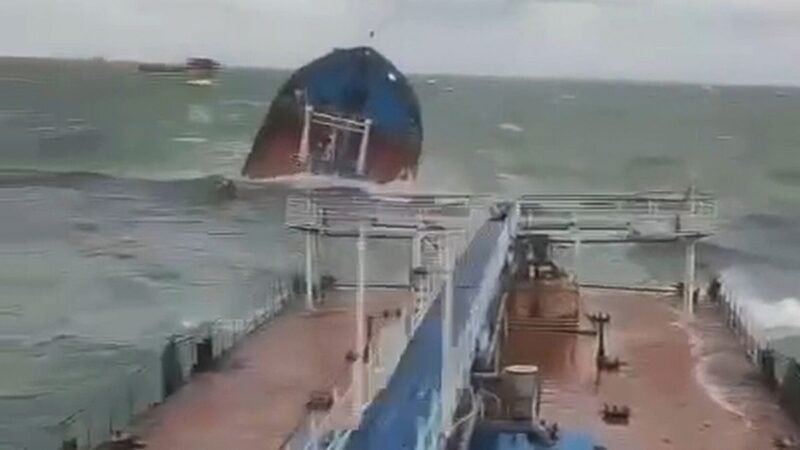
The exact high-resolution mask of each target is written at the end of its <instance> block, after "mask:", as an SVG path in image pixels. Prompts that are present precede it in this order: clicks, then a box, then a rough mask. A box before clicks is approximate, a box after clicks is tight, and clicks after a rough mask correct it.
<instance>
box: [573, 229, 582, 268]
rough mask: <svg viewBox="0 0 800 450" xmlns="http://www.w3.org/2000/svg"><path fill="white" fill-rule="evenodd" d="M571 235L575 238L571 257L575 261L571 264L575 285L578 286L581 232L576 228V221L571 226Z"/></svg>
mask: <svg viewBox="0 0 800 450" xmlns="http://www.w3.org/2000/svg"><path fill="white" fill-rule="evenodd" d="M572 233H573V236H574V238H575V248H574V249H573V251H574V253H573V256H574V258H575V261H573V264H574V265H575V284H580V273H581V230H580V229H579V228H578V223H577V221H576V222H575V223H574V224H573V225H572Z"/></svg>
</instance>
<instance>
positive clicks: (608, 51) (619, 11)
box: [0, 0, 800, 85]
mask: <svg viewBox="0 0 800 450" xmlns="http://www.w3.org/2000/svg"><path fill="white" fill-rule="evenodd" d="M373 28H374V29H376V30H377V35H376V38H375V39H374V40H373V41H372V45H374V46H376V47H377V48H378V49H379V50H381V51H382V52H383V53H385V54H386V55H387V56H388V57H389V58H390V59H392V60H394V61H395V62H396V63H397V64H398V65H399V66H400V68H401V69H403V70H405V71H409V72H456V73H474V74H495V75H523V76H526V75H529V76H570V77H590V78H628V79H646V80H652V79H657V80H681V81H701V82H726V83H778V84H793V85H798V84H800V0H0V54H4V55H20V56H21V55H37V56H63V57H91V56H96V55H102V56H106V57H109V58H123V59H146V60H182V59H183V58H184V57H186V56H190V55H200V54H202V55H208V56H212V57H215V58H217V59H220V60H221V61H223V62H224V63H227V64H235V65H253V66H277V67H295V66H297V65H299V64H302V63H303V62H306V61H307V60H309V59H310V58H312V57H314V56H317V55H319V54H321V53H324V52H326V51H327V50H329V49H330V48H332V47H334V46H348V45H354V44H364V43H367V42H368V41H367V39H366V36H367V33H368V31H367V30H369V29H373Z"/></svg>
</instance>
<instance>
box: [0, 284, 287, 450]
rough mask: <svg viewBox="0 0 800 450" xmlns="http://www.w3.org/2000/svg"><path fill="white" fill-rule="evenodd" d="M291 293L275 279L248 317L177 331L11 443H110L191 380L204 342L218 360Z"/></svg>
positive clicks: (56, 445)
mask: <svg viewBox="0 0 800 450" xmlns="http://www.w3.org/2000/svg"><path fill="white" fill-rule="evenodd" d="M292 295H293V292H292V288H291V283H289V282H288V281H284V280H282V279H276V280H274V283H272V284H271V285H270V287H269V288H268V289H267V292H266V293H265V299H264V305H263V307H260V308H257V309H255V310H254V311H253V314H252V316H250V317H249V318H247V319H218V320H214V321H211V322H206V323H203V324H200V325H198V326H196V327H194V328H192V329H189V330H186V332H184V333H182V334H179V335H173V336H172V337H170V338H169V339H168V340H167V342H166V343H165V347H164V348H163V349H162V354H157V353H155V352H150V353H149V355H150V357H149V359H147V360H145V361H141V362H140V363H139V364H138V367H136V368H134V369H132V370H131V371H129V372H128V373H126V374H124V375H123V376H122V378H115V379H113V380H111V381H110V382H109V383H107V384H105V385H102V386H97V387H95V388H93V394H92V395H91V396H89V397H88V398H87V400H86V401H85V402H84V404H83V405H81V406H80V407H78V408H76V409H75V410H74V411H73V412H70V413H66V414H64V418H63V419H61V420H60V421H59V422H58V423H56V424H50V425H47V426H44V427H43V428H42V429H30V430H18V431H20V432H19V433H18V434H19V436H18V437H16V435H12V438H13V439H14V441H12V443H11V444H12V448H61V447H62V446H63V445H65V444H67V445H74V446H75V448H77V449H80V450H89V449H93V448H95V447H97V446H98V445H100V444H102V443H105V442H108V441H109V440H110V439H111V437H112V434H113V432H115V431H122V430H124V429H126V428H127V427H128V426H130V424H131V422H132V421H133V420H134V418H136V417H137V416H139V415H141V414H143V413H145V412H146V411H147V410H148V409H149V408H151V407H152V406H153V405H155V404H157V403H160V402H162V401H163V400H165V399H166V398H167V397H168V396H169V395H170V394H172V393H173V392H174V391H175V390H176V389H177V388H178V387H180V386H181V385H183V384H185V383H186V382H188V381H189V378H190V377H191V375H192V373H193V372H194V370H195V368H196V365H197V364H198V362H199V357H198V352H197V345H198V344H199V343H201V342H203V341H205V342H208V341H210V343H211V350H212V351H211V353H212V359H213V360H214V361H216V360H218V359H219V358H222V357H224V356H225V355H226V354H227V353H228V352H230V351H231V350H232V349H233V348H234V347H235V346H236V345H237V344H238V343H239V342H241V341H242V339H243V338H244V337H246V336H247V335H249V334H250V333H252V332H253V331H254V330H256V329H257V328H259V327H260V326H261V325H263V324H264V323H266V322H267V321H269V320H270V319H271V318H272V317H274V316H275V315H276V314H278V313H279V312H280V311H281V310H282V309H283V308H284V306H285V305H286V304H287V303H288V302H289V300H290V298H291V297H292ZM167 373H169V374H171V376H168V375H167ZM167 378H171V379H169V380H168V379H167ZM0 432H2V430H0ZM0 443H3V442H2V441H0ZM0 446H1V445H0Z"/></svg>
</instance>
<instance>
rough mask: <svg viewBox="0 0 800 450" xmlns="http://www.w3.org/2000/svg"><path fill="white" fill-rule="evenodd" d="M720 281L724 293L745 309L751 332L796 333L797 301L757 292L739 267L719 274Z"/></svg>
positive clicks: (798, 320) (798, 327)
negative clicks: (772, 297)
mask: <svg viewBox="0 0 800 450" xmlns="http://www.w3.org/2000/svg"><path fill="white" fill-rule="evenodd" d="M720 280H721V281H722V285H723V286H724V289H725V292H726V294H727V295H729V296H732V297H733V299H734V302H735V303H736V304H737V305H739V306H740V307H742V308H743V309H744V311H745V317H747V318H748V319H749V321H750V322H751V323H752V326H753V327H755V329H754V330H752V331H751V333H753V334H755V335H759V334H763V335H764V337H772V336H770V334H771V333H770V332H771V331H772V330H781V332H782V333H785V331H786V329H796V331H797V333H796V334H800V300H799V299H798V298H796V297H784V298H781V299H779V300H774V301H769V300H768V299H765V298H764V296H763V295H760V294H759V293H758V292H757V291H756V289H755V288H754V287H753V286H752V284H751V283H750V281H749V279H748V277H747V276H746V275H745V274H744V273H742V272H741V270H740V269H736V268H731V269H727V270H724V271H722V272H721V273H720Z"/></svg>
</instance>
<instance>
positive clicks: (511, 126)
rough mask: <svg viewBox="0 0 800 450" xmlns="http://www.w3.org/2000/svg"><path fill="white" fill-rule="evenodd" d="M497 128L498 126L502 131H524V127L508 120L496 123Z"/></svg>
mask: <svg viewBox="0 0 800 450" xmlns="http://www.w3.org/2000/svg"><path fill="white" fill-rule="evenodd" d="M497 128H500V129H501V130H503V131H511V132H513V133H522V132H524V131H525V129H524V128H522V127H521V126H519V125H517V124H515V123H510V122H504V123H501V124H499V125H497Z"/></svg>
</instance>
